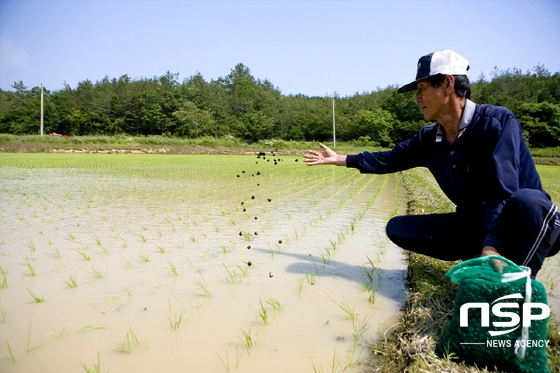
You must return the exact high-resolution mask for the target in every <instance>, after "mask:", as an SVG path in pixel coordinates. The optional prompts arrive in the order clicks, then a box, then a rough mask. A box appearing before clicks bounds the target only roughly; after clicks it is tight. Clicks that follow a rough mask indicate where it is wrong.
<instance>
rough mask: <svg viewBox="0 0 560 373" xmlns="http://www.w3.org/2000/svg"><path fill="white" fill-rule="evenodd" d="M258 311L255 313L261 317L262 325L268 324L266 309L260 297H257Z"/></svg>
mask: <svg viewBox="0 0 560 373" xmlns="http://www.w3.org/2000/svg"><path fill="white" fill-rule="evenodd" d="M259 305H260V307H259V311H258V313H257V315H258V316H259V317H260V318H261V320H262V322H263V323H264V325H268V322H269V320H268V310H267V309H266V307H265V306H264V304H263V302H262V299H259Z"/></svg>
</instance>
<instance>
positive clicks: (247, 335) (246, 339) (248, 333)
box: [239, 328, 257, 355]
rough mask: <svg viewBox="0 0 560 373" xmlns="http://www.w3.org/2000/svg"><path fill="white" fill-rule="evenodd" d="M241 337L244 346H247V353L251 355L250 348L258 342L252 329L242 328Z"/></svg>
mask: <svg viewBox="0 0 560 373" xmlns="http://www.w3.org/2000/svg"><path fill="white" fill-rule="evenodd" d="M239 339H241V342H243V347H244V348H245V351H247V355H250V349H251V348H253V347H254V346H255V345H256V344H257V342H256V341H255V338H254V336H253V334H252V330H251V329H250V328H249V330H243V329H241V337H239Z"/></svg>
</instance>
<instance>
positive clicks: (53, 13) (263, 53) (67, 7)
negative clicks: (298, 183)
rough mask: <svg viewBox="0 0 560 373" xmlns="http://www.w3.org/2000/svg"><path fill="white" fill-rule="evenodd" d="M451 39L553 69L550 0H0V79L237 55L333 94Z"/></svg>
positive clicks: (283, 81) (165, 66)
mask: <svg viewBox="0 0 560 373" xmlns="http://www.w3.org/2000/svg"><path fill="white" fill-rule="evenodd" d="M444 49H454V50H455V51H457V52H459V53H460V54H462V55H463V56H464V57H466V58H467V59H468V60H469V61H470V65H471V70H470V72H469V76H470V78H471V80H476V79H478V78H479V77H480V75H481V73H484V74H485V75H486V77H487V78H488V77H490V74H491V72H492V70H493V69H494V67H497V68H498V69H500V70H505V69H508V68H514V67H515V68H519V69H521V70H522V71H523V72H525V71H527V70H528V69H531V68H533V67H534V66H535V65H537V64H542V65H544V66H545V67H546V68H547V69H548V70H549V71H550V72H560V1H558V0H520V1H516V0H470V1H460V0H439V1H438V0H432V1H425V0H417V1H407V0H393V1H390V0H370V1H350V0H347V1H325V0H300V1H282V0H253V1H240V0H229V1H228V0H222V1H212V0H206V1H203V0H184V1H179V0H174V1H165V0H150V1H137V0H58V1H55V0H0V88H1V89H3V90H10V89H11V85H12V84H13V82H15V81H20V80H21V81H23V82H24V84H25V85H27V86H28V87H34V86H39V85H40V84H44V85H45V87H46V88H47V89H49V90H59V89H62V88H63V86H64V83H65V82H66V83H67V84H68V85H70V86H71V87H72V88H75V87H76V86H77V84H78V83H79V82H81V81H84V80H91V81H93V82H95V81H98V80H101V79H103V78H104V77H105V76H108V77H109V78H113V77H116V78H118V77H120V76H122V75H124V74H127V75H128V76H129V77H131V78H151V77H154V76H161V75H164V74H165V73H166V71H170V72H172V73H179V79H180V81H182V80H183V79H185V78H189V77H190V76H192V75H194V74H196V73H197V72H200V73H201V74H202V76H203V77H204V78H205V79H206V80H207V81H210V80H213V79H217V78H219V77H223V76H226V75H228V74H229V73H230V71H231V69H233V68H234V66H235V65H236V64H238V63H243V64H244V65H246V66H247V67H249V69H250V70H251V73H252V75H253V76H254V77H255V78H258V79H268V80H269V81H270V82H272V84H274V85H275V86H276V87H278V88H279V89H280V90H281V91H282V93H283V94H286V95H287V94H298V93H301V94H305V95H308V96H326V95H332V94H333V93H334V92H337V93H338V94H339V95H341V96H348V95H353V94H355V93H356V92H358V93H362V92H369V91H373V90H376V89H377V88H385V87H387V86H388V85H403V84H406V83H408V82H410V81H411V80H413V78H414V75H415V66H416V62H417V60H418V58H419V57H420V56H422V55H424V54H427V53H430V52H434V51H438V50H444Z"/></svg>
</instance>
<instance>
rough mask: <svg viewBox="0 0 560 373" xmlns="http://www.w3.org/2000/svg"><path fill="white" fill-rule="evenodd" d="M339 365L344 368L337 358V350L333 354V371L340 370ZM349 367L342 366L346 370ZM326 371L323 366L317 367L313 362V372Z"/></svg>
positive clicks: (320, 372) (333, 372) (332, 372)
mask: <svg viewBox="0 0 560 373" xmlns="http://www.w3.org/2000/svg"><path fill="white" fill-rule="evenodd" d="M338 367H340V368H342V366H341V365H340V363H339V362H338V360H337V358H336V351H335V352H334V354H333V358H332V362H331V373H336V371H337V370H338ZM346 368H347V367H344V368H342V370H346ZM324 372H325V371H324V370H323V368H321V367H317V366H315V364H313V373H324Z"/></svg>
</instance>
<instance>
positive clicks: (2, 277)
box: [0, 265, 8, 289]
mask: <svg viewBox="0 0 560 373" xmlns="http://www.w3.org/2000/svg"><path fill="white" fill-rule="evenodd" d="M7 287H8V267H7V266H3V265H1V266H0V289H6V288H7Z"/></svg>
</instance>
